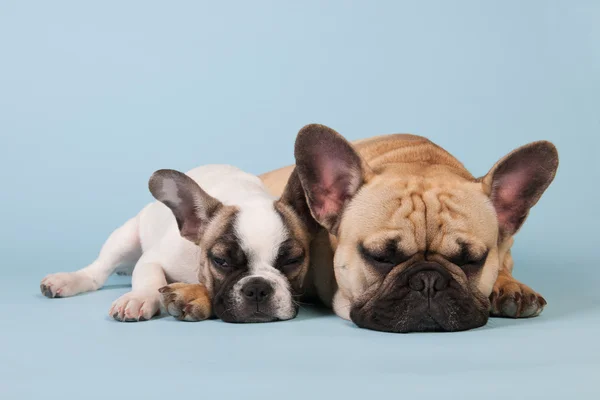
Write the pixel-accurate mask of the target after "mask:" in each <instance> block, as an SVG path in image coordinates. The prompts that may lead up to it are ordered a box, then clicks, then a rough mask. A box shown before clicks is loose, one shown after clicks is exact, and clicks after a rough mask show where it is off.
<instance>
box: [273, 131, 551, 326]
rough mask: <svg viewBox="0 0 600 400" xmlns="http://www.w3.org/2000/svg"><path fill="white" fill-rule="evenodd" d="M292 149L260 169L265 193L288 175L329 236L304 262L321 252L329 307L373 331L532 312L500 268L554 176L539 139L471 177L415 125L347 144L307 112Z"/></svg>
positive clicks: (528, 292)
mask: <svg viewBox="0 0 600 400" xmlns="http://www.w3.org/2000/svg"><path fill="white" fill-rule="evenodd" d="M295 157H296V166H295V168H294V166H289V167H284V168H282V169H279V170H276V171H273V172H270V173H267V174H265V175H263V176H262V179H263V181H264V182H265V184H266V185H267V187H268V188H269V189H270V190H271V192H272V193H273V194H275V195H277V194H279V193H282V192H283V189H284V187H285V184H286V183H287V182H288V179H289V180H290V183H291V182H292V181H294V180H299V181H300V183H301V186H302V188H303V190H304V191H305V195H306V200H307V203H308V207H309V208H310V212H311V214H312V216H313V217H314V219H315V220H316V221H317V222H318V223H319V224H320V226H322V227H323V228H324V230H326V232H327V233H328V236H329V238H328V240H322V241H321V242H320V244H319V245H316V246H313V247H314V248H313V252H312V254H311V262H313V263H322V264H328V263H332V264H333V266H334V269H335V277H336V280H337V285H338V287H339V289H338V290H337V292H336V294H335V297H334V300H333V308H334V310H335V312H336V313H337V314H338V315H339V316H340V317H342V318H345V319H349V320H352V321H353V322H354V323H356V324H357V325H358V326H360V327H364V328H369V329H374V330H381V331H390V332H411V331H460V330H466V329H471V328H476V327H479V326H482V325H484V324H485V323H486V322H487V320H488V316H489V315H490V313H491V315H493V316H505V317H514V318H518V317H532V316H536V315H538V314H539V313H540V312H541V311H542V309H543V308H544V306H545V305H546V301H545V300H544V298H543V297H542V296H541V295H539V294H538V293H537V292H535V291H534V290H532V289H531V288H530V287H528V286H527V285H525V284H523V283H521V282H519V281H517V280H516V279H515V278H514V277H513V276H512V269H513V258H512V256H511V252H510V249H511V246H512V244H513V236H514V235H515V234H516V233H517V231H518V230H519V228H520V227H521V226H522V225H523V222H524V221H525V219H526V217H527V215H528V213H529V210H530V209H531V208H532V207H533V206H534V205H535V204H536V203H537V201H538V200H539V199H540V197H541V196H542V194H543V193H544V191H545V190H546V188H547V187H548V186H549V185H550V183H551V182H552V180H553V179H554V176H555V173H556V170H557V168H558V154H557V151H556V148H555V147H554V146H553V145H552V144H551V143H549V142H545V141H540V142H534V143H530V144H528V145H525V146H523V147H520V148H518V149H516V150H515V151H513V152H511V153H510V154H508V155H507V156H505V157H504V158H502V159H501V160H500V161H498V162H497V163H496V164H495V165H494V166H493V167H492V168H491V170H490V171H489V172H488V173H487V175H485V176H484V177H481V178H475V177H473V176H472V175H471V174H470V173H469V172H468V171H467V170H466V169H465V167H464V166H463V165H462V164H461V163H460V162H459V161H458V160H457V159H456V158H454V157H453V156H452V155H450V154H449V153H448V152H447V151H445V150H444V149H442V148H440V147H439V146H437V145H435V144H434V143H432V142H431V141H429V140H427V139H425V138H423V137H419V136H414V135H406V134H395V135H384V136H378V137H373V138H370V139H364V140H359V141H356V142H354V143H352V144H351V143H349V142H348V141H346V140H345V139H344V138H343V137H342V136H341V135H339V134H338V133H337V132H335V131H334V130H332V129H330V128H328V127H326V126H323V125H316V124H313V125H307V126H306V127H304V128H303V129H302V130H301V131H300V132H299V134H298V137H297V140H296V144H295ZM288 184H289V183H288ZM332 252H334V256H333V259H332Z"/></svg>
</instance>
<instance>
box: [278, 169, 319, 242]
mask: <svg viewBox="0 0 600 400" xmlns="http://www.w3.org/2000/svg"><path fill="white" fill-rule="evenodd" d="M279 203H282V204H285V205H287V206H289V207H290V208H292V210H294V212H295V213H296V215H297V216H298V217H299V218H300V220H301V221H302V222H303V223H304V225H305V226H306V229H307V230H308V232H309V233H311V234H315V233H316V232H317V231H318V229H319V224H318V223H317V221H315V219H314V218H313V216H312V214H311V212H310V208H309V207H308V203H307V201H306V195H305V194H304V189H303V188H302V184H301V183H300V178H299V176H298V170H297V169H294V170H293V171H292V174H291V175H290V177H289V179H288V181H287V183H286V185H285V188H284V189H283V194H282V195H281V197H280V198H279Z"/></svg>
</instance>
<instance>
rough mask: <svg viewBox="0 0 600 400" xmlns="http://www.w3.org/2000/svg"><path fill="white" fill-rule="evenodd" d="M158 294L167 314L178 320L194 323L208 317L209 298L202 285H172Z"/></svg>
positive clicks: (165, 287)
mask: <svg viewBox="0 0 600 400" xmlns="http://www.w3.org/2000/svg"><path fill="white" fill-rule="evenodd" d="M159 292H160V295H161V302H162V304H163V306H164V308H165V309H166V310H167V313H169V315H171V316H173V317H175V318H177V319H178V320H181V321H191V322H194V321H203V320H205V319H207V318H209V317H210V314H211V306H210V298H209V296H208V292H207V290H206V288H205V287H204V286H203V285H200V284H194V285H192V284H189V285H188V284H182V283H174V284H171V285H167V286H164V287H162V288H160V289H159Z"/></svg>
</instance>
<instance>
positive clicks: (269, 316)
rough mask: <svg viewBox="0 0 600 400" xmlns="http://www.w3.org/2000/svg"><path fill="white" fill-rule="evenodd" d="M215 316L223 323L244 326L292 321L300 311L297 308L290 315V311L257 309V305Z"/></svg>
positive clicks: (225, 311) (229, 310) (232, 309)
mask: <svg viewBox="0 0 600 400" xmlns="http://www.w3.org/2000/svg"><path fill="white" fill-rule="evenodd" d="M215 314H216V316H217V317H218V318H220V319H221V320H222V321H223V322H229V323H237V324H244V323H262V322H277V321H286V320H290V319H292V318H295V317H296V315H297V314H298V310H297V308H293V312H291V313H290V312H289V311H288V312H284V311H283V310H279V309H275V308H272V307H269V306H265V307H258V308H257V307H256V305H249V306H243V307H240V308H230V309H227V310H224V311H223V312H219V311H217V310H216V312H215Z"/></svg>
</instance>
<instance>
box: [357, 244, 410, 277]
mask: <svg viewBox="0 0 600 400" xmlns="http://www.w3.org/2000/svg"><path fill="white" fill-rule="evenodd" d="M359 251H360V254H361V256H362V257H363V259H364V260H365V261H366V262H367V263H369V264H370V265H372V266H373V267H375V268H376V269H377V270H378V271H381V272H383V273H388V272H390V270H391V269H392V268H394V267H395V266H397V265H399V264H402V263H403V262H405V261H407V260H408V259H409V258H410V256H408V255H406V254H405V253H404V252H402V251H401V250H400V249H398V248H397V246H396V242H394V241H393V240H390V241H388V242H387V243H386V245H385V247H384V248H383V249H368V248H367V247H365V246H364V245H362V244H361V245H360V246H359Z"/></svg>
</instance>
